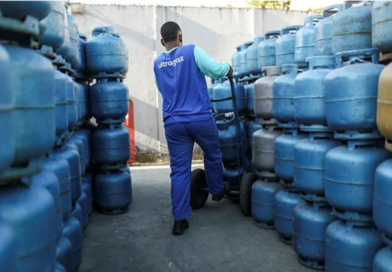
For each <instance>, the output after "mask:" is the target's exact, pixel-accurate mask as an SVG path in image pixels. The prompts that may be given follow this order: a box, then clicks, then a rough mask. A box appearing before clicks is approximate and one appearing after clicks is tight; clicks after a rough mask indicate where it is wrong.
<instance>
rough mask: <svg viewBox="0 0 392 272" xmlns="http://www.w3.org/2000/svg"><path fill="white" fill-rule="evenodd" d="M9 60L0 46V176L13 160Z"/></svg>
mask: <svg viewBox="0 0 392 272" xmlns="http://www.w3.org/2000/svg"><path fill="white" fill-rule="evenodd" d="M9 62H10V60H9V56H8V54H7V51H5V50H4V47H2V46H1V45H0V82H1V85H2V86H1V88H0V97H1V100H0V127H1V128H2V132H1V133H0V175H1V174H2V173H3V172H4V171H5V170H7V169H8V168H9V167H10V166H11V164H12V161H13V159H14V155H15V153H14V152H15V147H14V144H15V141H14V137H13V136H14V131H13V130H14V126H15V125H14V124H15V122H13V119H12V110H13V106H14V103H13V94H12V89H11V82H10V77H11V74H10V63H9Z"/></svg>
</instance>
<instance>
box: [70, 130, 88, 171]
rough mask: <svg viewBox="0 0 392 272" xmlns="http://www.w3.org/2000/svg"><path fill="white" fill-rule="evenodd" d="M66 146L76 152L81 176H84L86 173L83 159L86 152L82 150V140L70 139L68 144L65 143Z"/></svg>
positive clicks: (84, 159)
mask: <svg viewBox="0 0 392 272" xmlns="http://www.w3.org/2000/svg"><path fill="white" fill-rule="evenodd" d="M71 143H72V144H71ZM66 145H67V146H68V147H70V148H74V149H75V150H76V151H77V152H78V154H79V159H80V171H81V175H84V173H86V158H85V155H86V152H85V150H84V143H83V140H82V139H81V138H79V137H71V138H70V139H69V142H67V143H66Z"/></svg>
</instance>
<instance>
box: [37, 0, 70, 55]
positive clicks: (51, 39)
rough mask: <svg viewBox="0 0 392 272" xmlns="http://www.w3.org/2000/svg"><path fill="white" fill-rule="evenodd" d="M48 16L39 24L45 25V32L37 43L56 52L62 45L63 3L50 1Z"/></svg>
mask: <svg viewBox="0 0 392 272" xmlns="http://www.w3.org/2000/svg"><path fill="white" fill-rule="evenodd" d="M50 3H51V10H50V13H49V15H48V16H47V17H46V18H45V19H44V20H42V21H41V22H40V24H44V25H45V32H44V33H43V34H42V35H41V36H40V38H39V43H40V45H41V47H42V46H49V47H51V48H52V49H53V51H56V50H57V49H59V48H60V47H61V46H62V45H63V43H64V32H65V30H64V29H65V27H64V24H65V19H64V16H65V9H64V2H63V1H52V2H50Z"/></svg>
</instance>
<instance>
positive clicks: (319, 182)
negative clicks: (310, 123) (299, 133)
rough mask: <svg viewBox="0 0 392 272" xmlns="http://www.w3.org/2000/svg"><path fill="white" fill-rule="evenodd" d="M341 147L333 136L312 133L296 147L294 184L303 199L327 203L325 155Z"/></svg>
mask: <svg viewBox="0 0 392 272" xmlns="http://www.w3.org/2000/svg"><path fill="white" fill-rule="evenodd" d="M338 145H340V142H338V141H334V140H333V139H332V134H327V133H310V134H309V139H304V140H302V141H300V142H299V143H297V144H296V145H295V147H294V184H295V187H296V188H297V189H298V190H299V191H300V192H301V197H302V198H303V199H306V200H309V201H318V202H319V201H325V197H324V195H325V183H324V172H325V155H326V154H327V152H328V151H329V150H331V149H332V148H334V147H337V146H338Z"/></svg>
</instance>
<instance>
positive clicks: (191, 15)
mask: <svg viewBox="0 0 392 272" xmlns="http://www.w3.org/2000/svg"><path fill="white" fill-rule="evenodd" d="M307 15H308V13H306V12H299V11H280V10H260V9H228V8H185V7H182V8H180V7H155V6H119V5H87V6H86V9H85V11H84V12H83V13H75V14H74V16H75V17H76V20H77V22H78V25H79V31H80V32H81V33H84V34H86V35H87V36H88V37H90V36H91V30H92V29H93V28H94V27H97V26H104V25H110V26H114V27H115V28H116V29H117V30H118V31H119V32H120V33H121V35H122V38H123V39H124V41H125V43H126V44H127V46H128V49H129V55H130V64H129V67H130V69H129V72H128V75H127V78H126V80H125V84H126V85H127V86H128V88H129V95H130V98H131V99H132V100H133V101H134V110H135V130H136V145H137V148H138V149H139V150H140V151H153V152H157V153H159V152H162V153H166V152H167V149H166V141H165V137H164V130H163V124H162V112H161V108H160V107H161V97H160V95H159V93H158V92H157V90H156V87H155V82H154V73H153V69H152V67H153V61H154V59H155V57H156V56H157V54H160V53H161V52H162V51H163V47H162V46H161V44H160V34H159V30H160V27H161V25H162V24H163V23H164V22H166V21H169V20H172V21H176V22H177V23H179V25H180V26H181V28H182V31H183V35H184V42H185V43H194V44H197V45H198V46H200V47H201V48H203V49H204V50H205V51H207V52H208V53H209V54H211V55H212V56H213V57H214V58H215V59H216V60H218V61H226V62H230V60H231V55H232V53H233V52H234V51H235V46H236V45H238V44H241V43H244V42H245V41H248V40H252V39H253V38H254V36H258V35H263V34H264V33H265V32H266V31H269V30H275V29H281V28H282V27H284V26H286V25H291V24H302V23H303V19H304V18H305V17H306V16H307Z"/></svg>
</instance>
